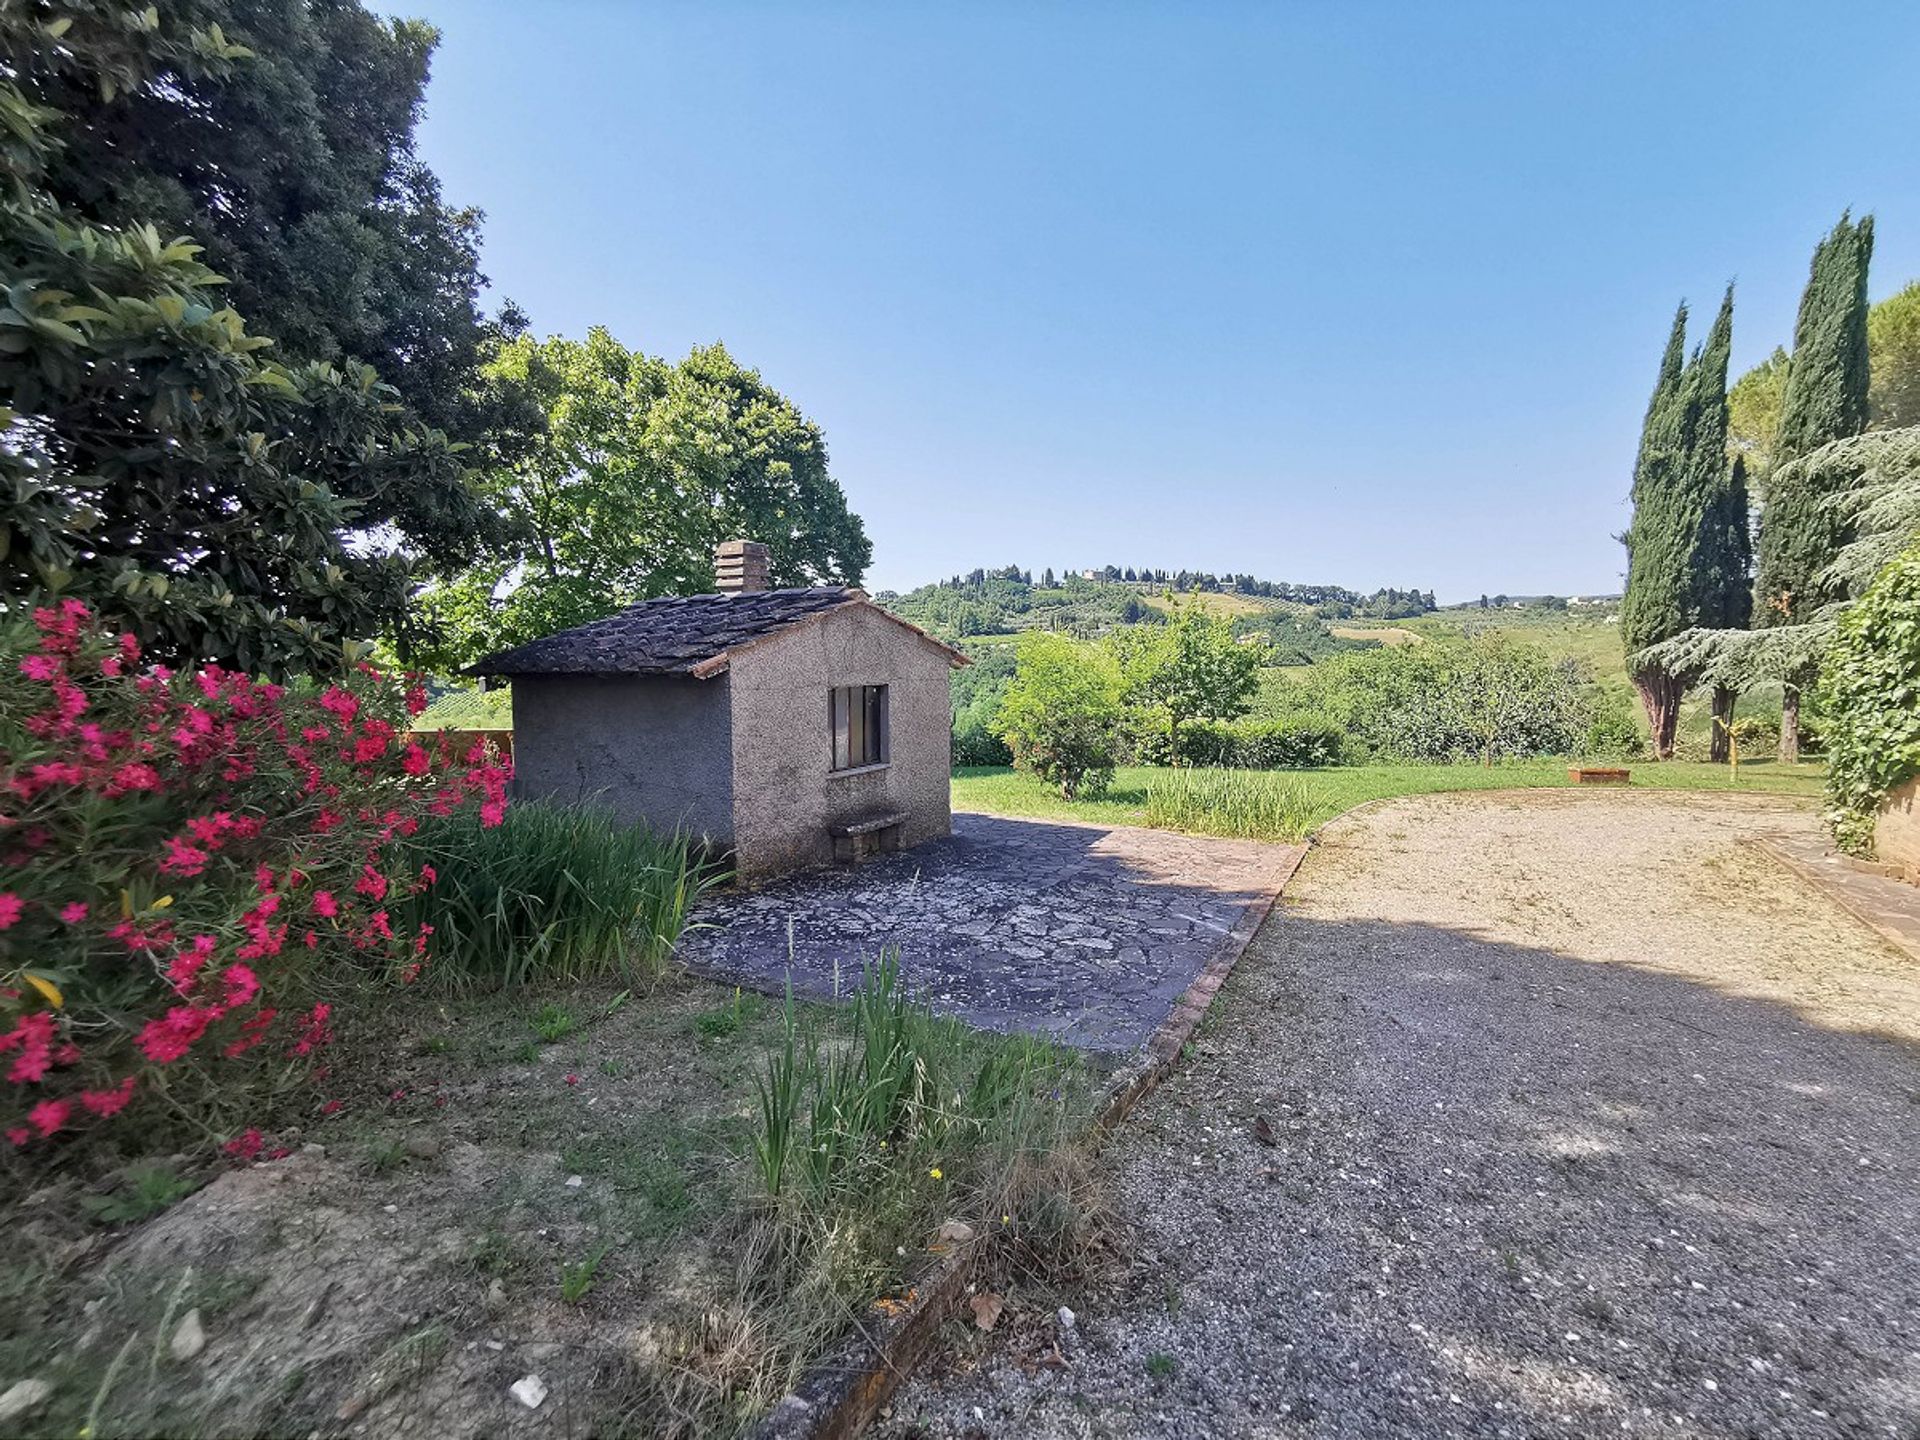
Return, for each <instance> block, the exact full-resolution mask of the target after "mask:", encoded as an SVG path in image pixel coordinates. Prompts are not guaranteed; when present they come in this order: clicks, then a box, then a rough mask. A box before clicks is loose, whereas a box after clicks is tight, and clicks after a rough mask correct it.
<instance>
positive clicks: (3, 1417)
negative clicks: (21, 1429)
mask: <svg viewBox="0 0 1920 1440" xmlns="http://www.w3.org/2000/svg"><path fill="white" fill-rule="evenodd" d="M52 1398H53V1386H51V1385H49V1384H48V1383H47V1382H46V1381H44V1380H22V1381H19V1382H18V1383H17V1384H14V1385H11V1386H9V1387H8V1388H7V1392H6V1393H5V1394H4V1395H0V1425H4V1424H6V1423H7V1422H8V1421H11V1420H20V1419H24V1418H25V1417H26V1416H28V1415H30V1414H32V1413H33V1412H34V1411H35V1410H38V1409H39V1408H40V1407H41V1406H42V1405H44V1404H46V1403H47V1401H49V1400H50V1399H52Z"/></svg>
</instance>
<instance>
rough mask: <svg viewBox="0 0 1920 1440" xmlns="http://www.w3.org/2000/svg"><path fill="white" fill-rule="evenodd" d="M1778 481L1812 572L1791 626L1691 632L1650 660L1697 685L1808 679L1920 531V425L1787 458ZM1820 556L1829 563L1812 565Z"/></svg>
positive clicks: (1800, 558)
mask: <svg viewBox="0 0 1920 1440" xmlns="http://www.w3.org/2000/svg"><path fill="white" fill-rule="evenodd" d="M1772 488H1773V490H1774V493H1775V496H1776V499H1775V501H1774V502H1772V503H1774V504H1781V503H1785V502H1783V501H1781V500H1780V498H1779V497H1780V496H1781V495H1783V494H1784V495H1789V496H1791V497H1792V503H1793V504H1794V505H1796V506H1797V507H1798V508H1799V511H1800V513H1801V514H1802V515H1803V516H1804V519H1803V523H1802V524H1801V525H1800V526H1799V527H1798V534H1799V538H1800V541H1801V542H1802V543H1803V544H1804V547H1805V550H1804V554H1799V553H1798V551H1796V558H1795V564H1796V565H1798V566H1800V567H1802V568H1805V569H1806V570H1807V571H1808V573H1809V574H1810V576H1811V578H1810V580H1808V581H1807V582H1806V584H1805V587H1804V588H1803V589H1802V591H1801V594H1800V599H1799V602H1798V603H1794V604H1792V605H1790V607H1789V608H1790V609H1791V610H1792V612H1793V623H1791V624H1788V623H1776V624H1774V625H1772V626H1770V627H1767V628H1758V629H1755V630H1752V631H1743V630H1716V629H1711V628H1698V629H1689V630H1686V631H1683V632H1681V633H1680V634H1678V635H1676V636H1674V637H1673V638H1671V639H1670V640H1667V641H1664V642H1663V643H1661V644H1660V645H1658V646H1655V647H1653V648H1652V649H1651V650H1649V651H1648V652H1647V654H1646V657H1645V658H1646V660H1647V662H1648V663H1651V664H1655V665H1658V666H1660V667H1662V668H1664V669H1666V670H1668V671H1669V672H1671V673H1673V674H1676V675H1684V676H1686V677H1688V679H1689V681H1690V682H1691V683H1693V684H1697V685H1727V686H1730V687H1732V688H1733V689H1736V690H1747V689H1751V688H1752V687H1753V686H1755V685H1758V684H1762V683H1765V682H1767V681H1782V682H1784V683H1787V684H1790V685H1806V684H1809V683H1811V682H1812V681H1813V679H1814V678H1815V676H1816V675H1817V673H1818V671H1819V668H1820V663H1821V660H1822V658H1823V657H1824V656H1825V655H1826V653H1827V649H1828V647H1829V646H1830V645H1831V644H1832V642H1833V638H1834V622H1835V620H1836V619H1837V618H1838V616H1839V614H1840V613H1841V612H1842V609H1843V607H1844V606H1845V604H1846V603H1847V601H1848V600H1849V599H1851V598H1852V597H1854V596H1857V595H1858V594H1860V593H1861V592H1862V591H1863V590H1864V589H1865V588H1866V586H1867V585H1868V584H1869V583H1870V582H1871V581H1872V579H1873V577H1874V575H1875V574H1877V573H1878V572H1879V570H1880V569H1881V568H1882V567H1883V566H1884V565H1886V564H1887V563H1888V561H1889V560H1891V559H1892V558H1893V557H1894V556H1895V555H1897V554H1898V553H1900V551H1901V549H1902V548H1903V547H1904V546H1905V545H1906V543H1907V542H1908V541H1909V539H1910V538H1911V537H1912V535H1913V534H1914V532H1915V531H1916V530H1920V428H1909V429H1906V430H1878V431H1872V432H1869V433H1868V434H1865V435H1856V436H1854V437H1852V438H1850V439H1846V440H1835V441H1833V442H1831V443H1830V444H1827V445H1823V446H1821V447H1820V448H1819V449H1818V450H1816V451H1814V452H1813V453H1812V454H1811V455H1805V456H1801V457H1799V458H1798V459H1795V460H1790V461H1787V462H1784V463H1783V464H1782V465H1781V466H1780V467H1779V468H1778V469H1777V470H1776V471H1775V472H1774V477H1773V482H1772ZM1784 548H1785V542H1784V541H1783V542H1781V547H1780V550H1781V551H1783V550H1784ZM1776 553H1780V552H1779V551H1777V552H1776ZM1821 556H1825V557H1827V559H1826V562H1825V564H1824V565H1823V566H1822V567H1821V568H1818V569H1814V568H1812V567H1813V566H1814V564H1815V562H1816V561H1817V560H1818V558H1819V557H1821Z"/></svg>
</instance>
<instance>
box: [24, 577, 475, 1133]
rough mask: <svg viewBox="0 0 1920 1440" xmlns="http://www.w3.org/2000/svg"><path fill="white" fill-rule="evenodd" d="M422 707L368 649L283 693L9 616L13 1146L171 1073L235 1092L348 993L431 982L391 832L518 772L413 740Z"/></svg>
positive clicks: (315, 1044)
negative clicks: (173, 666) (397, 907)
mask: <svg viewBox="0 0 1920 1440" xmlns="http://www.w3.org/2000/svg"><path fill="white" fill-rule="evenodd" d="M425 704H426V696H425V692H424V691H423V690H422V689H421V687H420V686H419V685H418V684H417V683H414V682H411V681H408V680H405V679H402V678H396V677H390V676H386V675H383V674H381V673H379V672H377V671H375V670H372V669H371V668H369V667H364V666H363V667H360V668H358V669H356V670H354V671H353V672H352V673H351V674H349V675H347V676H345V677H343V678H341V679H339V680H337V681H336V682H334V683H331V684H326V685H323V686H318V687H313V688H311V689H309V688H308V687H294V688H293V689H291V690H289V689H288V688H287V687H283V686H281V685H277V684H272V683H268V682H265V681H261V680H257V679H255V678H253V677H251V676H248V675H245V674H241V673H239V672H236V671H232V670H226V669H222V668H221V667H219V666H214V665H209V666H205V667H203V668H200V669H198V670H195V671H193V672H191V673H181V674H175V673H173V672H172V671H170V670H168V669H167V668H166V667H164V666H161V665H144V666H143V664H142V656H141V650H140V645H139V643H138V641H137V640H136V639H135V638H134V637H133V636H131V635H124V634H114V633H112V632H110V631H108V630H107V629H105V628H103V627H102V626H100V625H99V624H98V623H97V622H96V621H95V620H94V617H93V616H92V615H91V613H90V612H89V611H88V609H87V607H86V606H84V605H81V604H79V603H78V602H76V601H71V600H69V601H65V602H63V603H61V604H60V605H58V606H55V607H48V608H42V609H38V610H36V611H34V613H33V619H32V627H31V629H30V630H29V629H28V628H27V627H25V626H22V625H20V624H18V623H17V622H16V623H15V624H14V626H13V628H12V629H11V630H0V729H3V730H4V733H10V734H13V735H15V736H17V737H22V738H21V740H20V743H18V744H17V745H16V746H14V747H13V748H12V749H11V750H5V751H0V1063H4V1065H5V1077H6V1080H7V1081H8V1082H9V1083H10V1085H11V1086H13V1087H15V1088H14V1089H13V1090H12V1092H11V1094H8V1093H6V1092H4V1091H0V1128H4V1130H5V1133H6V1136H7V1138H8V1139H9V1140H10V1141H12V1142H13V1143H14V1144H15V1145H17V1146H18V1145H27V1144H30V1143H32V1142H34V1141H36V1140H45V1139H48V1138H50V1137H53V1136H56V1135H60V1134H62V1132H73V1131H76V1130H77V1129H78V1128H79V1127H80V1123H81V1121H82V1120H83V1119H84V1118H86V1117H93V1118H94V1119H106V1118H109V1117H112V1116H114V1115H116V1114H119V1113H120V1112H121V1111H122V1110H124V1109H126V1108H127V1106H128V1105H129V1104H131V1103H134V1102H136V1101H137V1100H138V1097H139V1096H140V1095H141V1094H142V1093H144V1088H145V1077H146V1076H147V1074H148V1073H149V1072H151V1071H153V1070H156V1069H160V1068H166V1069H168V1071H169V1078H168V1085H167V1088H168V1092H169V1096H170V1098H172V1099H173V1100H174V1101H176V1102H180V1101H181V1100H182V1099H183V1098H184V1097H193V1096H197V1097H199V1098H201V1099H203V1100H204V1101H205V1103H206V1104H207V1105H208V1106H210V1107H214V1108H229V1109H230V1108H231V1107H232V1105H235V1104H241V1105H244V1104H245V1103H246V1101H247V1097H248V1094H249V1090H248V1087H249V1085H250V1084H253V1083H254V1082H255V1081H258V1080H260V1077H263V1076H269V1077H270V1076H273V1075H276V1074H279V1073H281V1072H283V1071H284V1070H285V1067H286V1062H287V1061H288V1060H290V1059H291V1060H296V1061H300V1060H304V1061H306V1062H307V1063H309V1064H311V1063H312V1057H314V1056H315V1055H316V1053H317V1052H318V1051H319V1050H320V1049H321V1048H322V1047H324V1046H325V1045H326V1044H327V1043H328V1041H329V1040H330V1039H331V1038H332V1034H333V1026H334V1024H335V1022H336V1019H337V1018H338V1016H339V1014H340V1011H339V1008H338V1007H339V1006H340V1004H341V1003H343V1001H350V1000H351V998H352V997H354V996H356V995H360V994H365V993H366V992H367V991H368V990H369V989H370V988H372V987H374V986H377V985H379V984H386V983H392V982H395V981H406V980H411V979H412V978H414V977H415V976H417V975H418V974H419V973H420V971H421V968H422V967H423V966H424V965H426V964H427V963H428V959H429V954H428V940H429V937H430V936H431V934H432V929H433V927H432V926H430V925H417V926H414V927H413V928H411V929H404V930H403V928H402V927H401V926H400V925H399V923H398V921H397V920H396V917H395V914H394V912H393V910H392V909H391V908H390V907H391V901H392V897H394V896H396V895H414V894H418V893H420V892H421V891H423V890H424V889H426V888H427V887H429V886H431V885H432V884H433V882H434V879H435V878H436V877H435V875H434V873H433V869H432V867H431V866H424V867H419V866H414V865H412V864H411V863H410V862H403V861H402V860H401V859H400V857H399V855H398V854H397V846H396V841H397V840H399V839H402V838H404V837H406V836H410V835H412V834H414V833H415V832H416V831H417V830H418V828H419V826H420V823H421V819H422V818H423V817H424V816H429V815H432V816H448V815H452V814H454V813H455V812H456V811H460V810H462V809H463V808H464V807H466V806H468V805H469V804H473V803H475V802H477V810H478V816H477V819H478V823H480V824H482V825H497V824H499V823H500V822H501V820H502V819H503V817H504V814H505V807H506V794H507V785H508V782H509V781H510V779H511V771H510V769H509V768H508V767H507V766H506V765H505V764H502V763H498V762H497V761H496V759H495V757H494V756H493V755H492V753H491V751H490V750H489V749H488V748H487V747H486V746H484V745H479V746H475V747H474V748H473V749H472V750H470V751H468V752H466V753H465V754H458V755H456V754H454V753H452V751H451V749H450V747H448V746H446V745H444V744H442V745H429V744H426V743H422V741H421V740H419V739H417V738H411V737H409V736H408V735H407V733H406V723H407V717H410V716H412V715H416V714H418V713H419V712H420V710H421V709H422V708H424V706H425ZM403 866H404V868H403ZM320 995H325V996H326V997H328V998H324V999H323V998H319V996H320ZM269 997H272V998H271V999H270V998H269ZM260 1057H266V1059H267V1061H268V1062H269V1063H266V1064H259V1063H255V1062H256V1061H258V1060H259V1058H260ZM263 1083H264V1082H263ZM7 1110H11V1111H13V1113H14V1116H15V1117H16V1118H15V1119H13V1120H12V1121H11V1122H9V1121H8V1120H7V1119H6V1117H5V1111H7ZM246 1133H247V1134H251V1135H255V1136H257V1134H258V1132H257V1131H248V1132H246ZM242 1138H243V1140H244V1139H245V1136H244V1135H243V1137H242ZM258 1148H259V1147H258V1146H257V1145H255V1146H253V1147H252V1149H251V1150H250V1151H249V1154H252V1153H257V1152H258Z"/></svg>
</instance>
